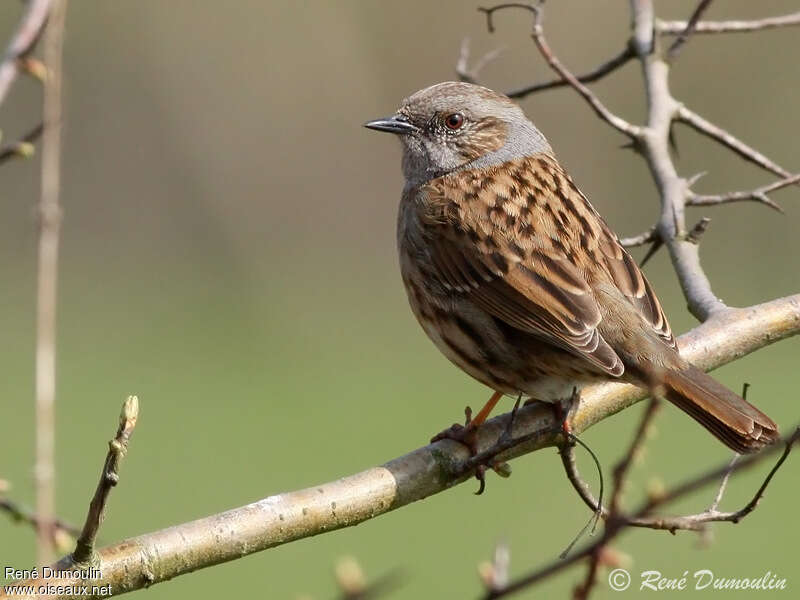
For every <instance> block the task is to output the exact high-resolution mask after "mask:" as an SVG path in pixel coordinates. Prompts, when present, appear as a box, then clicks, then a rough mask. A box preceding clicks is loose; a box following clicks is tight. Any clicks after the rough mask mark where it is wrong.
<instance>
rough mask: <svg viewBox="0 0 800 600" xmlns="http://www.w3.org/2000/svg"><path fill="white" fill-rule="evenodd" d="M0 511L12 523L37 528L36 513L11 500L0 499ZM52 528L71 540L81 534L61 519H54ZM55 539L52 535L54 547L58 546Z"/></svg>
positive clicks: (73, 526)
mask: <svg viewBox="0 0 800 600" xmlns="http://www.w3.org/2000/svg"><path fill="white" fill-rule="evenodd" d="M0 511H3V512H5V513H7V514H8V516H9V518H10V519H11V520H12V521H17V522H19V523H26V524H28V525H31V526H32V527H33V528H34V529H38V528H39V520H38V519H37V517H36V513H35V512H33V511H32V510H29V509H27V508H25V507H24V506H22V505H21V504H18V503H16V502H14V501H13V500H10V499H9V498H5V497H3V498H0ZM53 526H54V529H55V530H56V531H63V532H64V533H66V534H67V535H69V536H70V537H73V538H75V537H78V535H79V534H80V532H81V530H80V529H78V528H77V527H76V526H75V525H72V524H70V523H67V522H66V521H63V520H61V519H56V520H55V521H54V522H53ZM56 537H58V536H57V535H54V539H53V541H52V543H53V545H54V546H56V547H57V546H58V544H57V543H56V539H55V538H56Z"/></svg>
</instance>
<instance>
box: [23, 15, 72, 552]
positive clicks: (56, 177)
mask: <svg viewBox="0 0 800 600" xmlns="http://www.w3.org/2000/svg"><path fill="white" fill-rule="evenodd" d="M31 6H33V3H32V5H31ZM65 14H66V0H54V2H53V5H52V13H51V14H50V16H49V22H48V25H47V28H46V29H45V33H44V35H45V42H44V54H45V64H46V66H47V69H48V77H47V79H46V81H45V84H44V110H43V112H44V118H43V124H44V130H43V134H42V135H43V144H42V185H41V199H40V201H39V207H38V212H39V215H38V216H39V264H38V279H37V296H36V467H35V483H36V516H37V519H38V523H39V529H38V536H37V537H38V544H37V552H38V562H39V564H47V563H49V562H50V561H51V560H52V555H53V548H52V544H51V540H52V539H53V532H52V531H51V528H52V526H53V525H52V523H53V521H54V520H55V465H54V462H55V461H54V457H55V398H56V302H57V289H58V245H59V236H60V230H61V205H60V202H59V194H60V187H61V61H62V55H61V54H62V53H61V49H62V45H63V40H64V17H65Z"/></svg>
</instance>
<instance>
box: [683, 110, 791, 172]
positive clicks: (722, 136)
mask: <svg viewBox="0 0 800 600" xmlns="http://www.w3.org/2000/svg"><path fill="white" fill-rule="evenodd" d="M677 120H678V121H679V122H681V123H685V124H686V125H689V126H690V127H691V128H692V129H694V130H695V131H697V132H698V133H702V134H703V135H705V136H706V137H709V138H711V139H712V140H715V141H716V142H718V143H720V144H722V145H723V146H725V147H726V148H729V149H730V150H732V151H733V152H735V153H736V154H738V155H739V156H741V157H742V158H743V159H745V160H746V161H748V162H751V163H753V164H756V165H758V166H759V167H761V168H762V169H766V170H767V171H770V172H771V173H774V174H775V175H780V176H781V177H783V178H788V177H791V176H792V174H791V173H789V171H787V170H786V169H784V168H783V167H781V166H780V165H778V164H776V163H775V162H773V161H772V160H770V159H769V158H767V157H766V156H764V155H763V154H761V152H759V151H758V150H756V149H755V148H752V147H751V146H748V145H747V144H745V143H744V142H743V141H741V140H740V139H738V138H736V137H735V136H733V135H732V134H730V133H729V132H727V131H726V130H724V129H723V128H722V127H719V126H718V125H714V124H713V123H711V122H709V121H707V120H706V119H704V118H703V117H701V116H700V115H698V114H697V113H696V112H694V111H692V110H691V109H689V108H687V107H686V106H680V107H679V108H678V114H677Z"/></svg>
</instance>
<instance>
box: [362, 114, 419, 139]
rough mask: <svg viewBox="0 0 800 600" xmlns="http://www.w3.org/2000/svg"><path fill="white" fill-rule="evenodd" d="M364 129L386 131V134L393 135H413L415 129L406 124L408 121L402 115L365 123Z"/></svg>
mask: <svg viewBox="0 0 800 600" xmlns="http://www.w3.org/2000/svg"><path fill="white" fill-rule="evenodd" d="M364 127H366V128H368V129H374V130H375V131H386V132H387V133H394V134H395V135H404V134H407V133H413V132H415V131H416V130H417V128H416V127H415V126H414V125H412V124H411V123H409V122H408V119H406V117H404V116H403V115H393V116H391V117H389V118H386V119H375V120H374V121H367V122H366V123H364Z"/></svg>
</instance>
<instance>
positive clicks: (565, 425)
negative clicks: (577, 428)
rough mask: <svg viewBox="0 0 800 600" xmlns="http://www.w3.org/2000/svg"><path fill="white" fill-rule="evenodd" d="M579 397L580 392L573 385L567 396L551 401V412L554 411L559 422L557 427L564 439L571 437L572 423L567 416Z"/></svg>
mask: <svg viewBox="0 0 800 600" xmlns="http://www.w3.org/2000/svg"><path fill="white" fill-rule="evenodd" d="M579 397H580V392H579V391H578V388H577V387H573V388H572V394H571V395H570V397H569V398H567V399H566V400H559V401H557V402H553V412H554V413H555V417H556V423H558V424H559V429H560V430H561V433H563V434H564V437H565V438H566V439H570V438H571V437H572V424H571V423H570V422H569V417H570V414H571V413H572V409H574V408H575V407H577V406H578V399H579Z"/></svg>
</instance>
